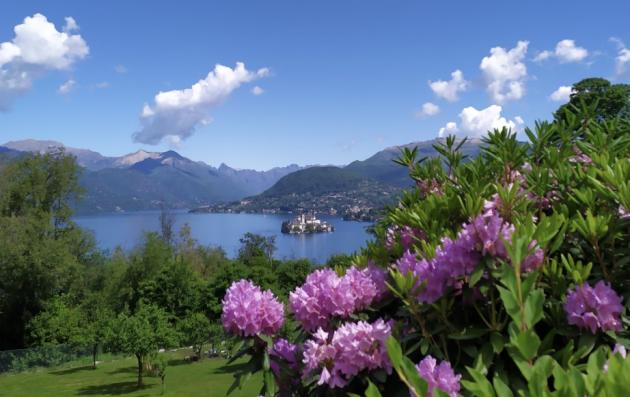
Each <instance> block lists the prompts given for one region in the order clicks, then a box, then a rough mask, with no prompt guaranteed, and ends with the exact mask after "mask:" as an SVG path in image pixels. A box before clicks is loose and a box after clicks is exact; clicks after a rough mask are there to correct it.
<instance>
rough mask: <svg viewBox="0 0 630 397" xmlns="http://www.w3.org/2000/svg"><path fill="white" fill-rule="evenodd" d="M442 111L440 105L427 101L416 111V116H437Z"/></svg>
mask: <svg viewBox="0 0 630 397" xmlns="http://www.w3.org/2000/svg"><path fill="white" fill-rule="evenodd" d="M438 113H440V107H439V106H438V105H436V104H434V103H431V102H426V103H424V104H423V105H422V108H420V110H418V111H417V112H416V117H419V118H424V117H431V116H435V115H436V114H438Z"/></svg>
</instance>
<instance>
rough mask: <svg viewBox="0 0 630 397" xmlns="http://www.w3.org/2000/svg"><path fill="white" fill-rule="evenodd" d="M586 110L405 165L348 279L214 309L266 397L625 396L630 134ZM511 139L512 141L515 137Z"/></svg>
mask: <svg viewBox="0 0 630 397" xmlns="http://www.w3.org/2000/svg"><path fill="white" fill-rule="evenodd" d="M590 112H591V110H590V109H588V108H585V109H583V110H581V111H579V112H577V111H576V112H575V113H567V117H566V118H565V120H563V121H556V122H554V123H547V122H541V123H538V124H536V127H535V129H534V130H526V131H525V135H526V136H527V142H522V141H521V140H519V139H517V136H516V134H514V133H512V132H510V131H507V130H502V131H494V132H490V133H489V134H488V136H487V137H486V138H484V140H483V143H482V150H481V154H480V155H479V156H478V157H477V158H465V157H464V156H463V155H462V154H461V153H459V151H458V148H459V147H460V145H461V144H462V141H461V140H458V139H455V138H453V137H449V138H447V139H444V140H440V141H438V143H437V144H436V149H437V150H438V152H439V153H440V154H441V156H440V157H439V158H430V159H420V158H418V157H417V152H416V151H415V150H409V149H405V150H404V151H403V152H402V153H401V156H400V158H399V159H398V160H397V162H398V163H400V164H401V165H402V166H405V167H408V169H409V174H410V177H411V178H412V179H413V181H415V187H414V188H413V189H410V190H408V191H406V192H405V193H404V194H403V196H402V197H401V199H400V202H399V204H398V205H397V206H394V207H392V208H388V209H387V210H386V212H385V214H384V217H383V219H382V221H380V222H379V223H377V224H376V225H375V228H374V234H375V239H374V241H371V242H369V243H368V244H367V247H366V248H365V249H364V250H363V251H362V252H361V253H360V254H358V255H357V256H356V257H355V258H354V261H353V265H352V266H351V267H349V268H335V269H330V268H322V269H319V270H317V271H315V272H313V273H312V274H311V275H309V276H308V277H307V279H306V282H305V283H304V285H302V286H300V287H298V288H297V289H295V290H294V291H293V292H291V294H290V296H289V299H288V301H287V302H282V303H281V302H280V300H279V299H278V298H276V297H275V296H273V294H272V293H271V292H269V291H261V290H260V289H259V288H258V287H256V286H255V285H253V284H251V283H250V282H248V281H239V282H237V283H234V284H233V285H232V286H231V287H230V288H229V290H228V292H227V294H226V296H225V299H224V302H223V323H224V326H225V329H226V330H227V331H229V332H231V333H233V334H234V335H238V336H241V337H243V338H244V339H243V342H242V344H241V346H239V352H238V353H236V355H235V359H238V358H241V357H243V356H249V358H250V361H249V363H248V365H247V368H246V370H245V371H243V373H240V374H239V380H240V381H244V380H245V379H246V378H247V374H249V373H252V372H256V371H259V370H260V371H263V373H264V377H263V378H264V386H263V389H262V390H261V394H263V395H266V396H274V395H280V396H292V395H295V396H302V395H312V396H342V395H368V396H378V395H386V396H451V397H454V396H460V395H461V396H482V397H492V396H576V397H582V396H625V395H630V358H626V348H628V347H630V333H629V331H628V330H629V324H630V319H629V318H628V310H627V305H628V301H629V300H630V215H629V212H628V211H629V209H630V124H629V123H628V122H627V121H625V120H612V121H601V120H598V119H597V118H596V117H591V116H590V114H591V113H590ZM519 138H520V136H519Z"/></svg>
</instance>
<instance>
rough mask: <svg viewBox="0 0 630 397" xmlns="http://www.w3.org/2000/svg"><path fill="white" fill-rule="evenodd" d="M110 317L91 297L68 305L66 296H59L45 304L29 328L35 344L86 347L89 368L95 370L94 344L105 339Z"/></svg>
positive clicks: (104, 308) (105, 309)
mask: <svg viewBox="0 0 630 397" xmlns="http://www.w3.org/2000/svg"><path fill="white" fill-rule="evenodd" d="M111 319H112V313H111V311H110V310H109V309H108V308H107V307H105V306H104V305H103V304H102V302H101V301H100V300H98V299H95V298H94V297H93V296H90V297H88V298H87V299H86V300H85V301H84V302H83V304H81V305H72V304H71V303H69V302H68V297H67V296H61V297H56V298H53V299H52V300H50V301H49V302H48V303H47V304H46V305H45V309H44V311H42V312H41V313H39V314H38V315H37V316H36V317H34V318H33V320H31V322H30V323H29V330H30V333H31V338H32V339H33V341H34V342H36V343H37V344H39V345H58V344H67V345H71V346H73V347H75V348H81V347H90V348H91V350H92V368H94V369H96V358H97V353H98V346H99V345H100V344H102V343H103V342H104V341H105V338H106V336H107V333H108V329H109V326H110V322H111Z"/></svg>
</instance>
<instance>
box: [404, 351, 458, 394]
mask: <svg viewBox="0 0 630 397" xmlns="http://www.w3.org/2000/svg"><path fill="white" fill-rule="evenodd" d="M416 369H417V370H418V373H419V374H420V377H421V378H422V379H424V380H425V381H426V382H427V384H428V386H429V388H428V393H427V397H432V396H433V390H435V389H436V388H438V389H440V390H441V391H443V392H445V393H447V394H448V395H449V396H450V397H457V396H458V395H459V388H460V386H459V380H460V379H461V378H462V376H461V375H455V372H454V371H453V368H452V367H451V364H450V363H449V362H448V361H442V362H441V363H440V364H438V363H437V360H436V359H435V358H433V357H431V356H426V357H425V358H424V359H422V361H420V363H418V365H416ZM410 394H411V396H412V397H416V393H415V392H413V391H412V392H411V393H410Z"/></svg>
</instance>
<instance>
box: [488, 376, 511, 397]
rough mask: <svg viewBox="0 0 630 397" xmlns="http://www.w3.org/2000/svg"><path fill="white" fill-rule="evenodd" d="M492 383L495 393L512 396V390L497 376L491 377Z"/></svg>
mask: <svg viewBox="0 0 630 397" xmlns="http://www.w3.org/2000/svg"><path fill="white" fill-rule="evenodd" d="M492 384H493V385H494V390H496V392H497V395H498V396H500V397H514V394H513V393H512V390H510V388H509V387H508V386H507V385H506V384H505V383H504V382H503V381H502V380H501V378H499V377H498V376H495V377H494V379H492Z"/></svg>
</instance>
